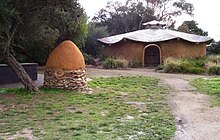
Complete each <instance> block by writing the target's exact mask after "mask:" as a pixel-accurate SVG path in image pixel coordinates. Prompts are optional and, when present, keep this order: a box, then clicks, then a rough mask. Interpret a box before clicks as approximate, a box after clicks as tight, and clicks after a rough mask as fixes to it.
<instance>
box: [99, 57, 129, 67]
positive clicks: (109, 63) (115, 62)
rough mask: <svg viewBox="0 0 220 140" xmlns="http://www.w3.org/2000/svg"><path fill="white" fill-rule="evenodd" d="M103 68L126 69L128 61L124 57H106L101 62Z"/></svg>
mask: <svg viewBox="0 0 220 140" xmlns="http://www.w3.org/2000/svg"><path fill="white" fill-rule="evenodd" d="M103 68H105V69H117V68H121V69H126V68H128V61H127V60H125V59H114V58H111V57H109V58H106V59H105V60H104V62H103Z"/></svg>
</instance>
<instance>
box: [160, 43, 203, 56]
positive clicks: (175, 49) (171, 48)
mask: <svg viewBox="0 0 220 140" xmlns="http://www.w3.org/2000/svg"><path fill="white" fill-rule="evenodd" d="M158 45H159V46H160V48H161V52H162V59H165V58H167V57H175V58H182V57H183V58H195V57H202V56H205V55H206V44H205V43H199V44H196V43H191V42H187V41H184V40H171V41H166V42H160V43H158Z"/></svg>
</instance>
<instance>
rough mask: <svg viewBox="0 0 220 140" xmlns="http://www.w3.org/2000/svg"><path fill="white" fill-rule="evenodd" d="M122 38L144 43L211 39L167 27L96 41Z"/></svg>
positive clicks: (207, 40) (118, 40)
mask: <svg viewBox="0 0 220 140" xmlns="http://www.w3.org/2000/svg"><path fill="white" fill-rule="evenodd" d="M123 39H128V40H133V41H138V42H146V43H153V42H154V43H155V42H161V41H167V40H172V39H183V40H186V41H189V42H193V43H203V42H209V41H211V40H212V38H210V37H206V36H199V35H194V34H188V33H183V32H178V31H172V30H169V29H144V30H138V31H134V32H129V33H125V34H119V35H115V36H110V37H105V38H101V39H98V41H100V42H102V43H104V44H109V45H110V44H115V43H118V42H120V41H121V40H123Z"/></svg>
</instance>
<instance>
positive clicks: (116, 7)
mask: <svg viewBox="0 0 220 140" xmlns="http://www.w3.org/2000/svg"><path fill="white" fill-rule="evenodd" d="M154 19H156V17H155V16H154V11H153V9H151V8H149V7H147V6H145V5H144V3H143V2H137V1H127V3H126V4H125V5H123V4H122V3H120V2H119V1H116V2H111V1H110V2H108V3H107V6H106V7H105V8H103V9H101V10H100V11H99V12H98V14H97V15H96V16H95V17H94V18H93V21H94V22H96V23H97V25H98V26H101V27H107V29H108V32H109V33H110V34H111V35H112V34H114V35H115V34H120V33H125V32H130V31H136V30H139V29H141V28H142V23H144V22H148V21H151V20H154Z"/></svg>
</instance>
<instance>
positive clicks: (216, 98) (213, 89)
mask: <svg viewBox="0 0 220 140" xmlns="http://www.w3.org/2000/svg"><path fill="white" fill-rule="evenodd" d="M191 83H192V85H194V86H195V87H197V88H198V89H199V90H200V91H202V92H204V93H206V94H208V95H211V96H212V97H213V101H212V103H213V105H218V106H219V105H220V86H219V85H220V78H219V77H210V78H196V79H194V80H193V81H191Z"/></svg>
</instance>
